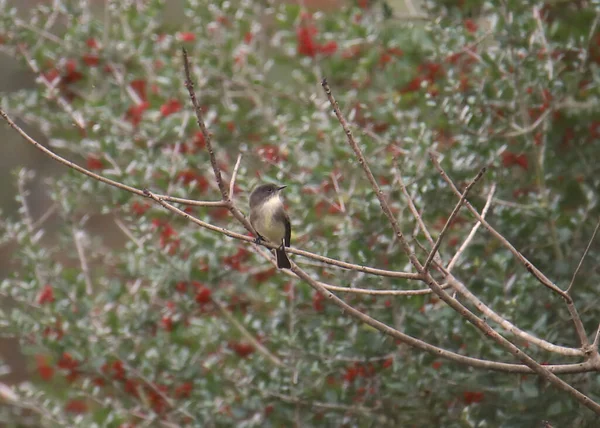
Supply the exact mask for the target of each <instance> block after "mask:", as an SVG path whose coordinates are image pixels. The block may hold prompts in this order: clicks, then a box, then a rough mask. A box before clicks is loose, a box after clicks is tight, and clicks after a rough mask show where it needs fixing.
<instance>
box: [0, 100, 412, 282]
mask: <svg viewBox="0 0 600 428" xmlns="http://www.w3.org/2000/svg"><path fill="white" fill-rule="evenodd" d="M0 116H2V118H3V119H4V120H6V121H7V122H8V124H9V125H10V126H11V127H12V128H13V129H14V130H15V131H17V133H18V134H19V135H21V137H23V138H24V139H25V140H26V141H27V142H29V143H30V144H32V145H33V146H35V147H36V148H37V149H38V150H40V151H42V152H43V153H44V154H46V155H47V156H49V157H50V158H52V159H54V160H55V161H57V162H59V163H61V164H63V165H66V166H67V167H69V168H72V169H74V170H75V171H78V172H80V173H82V174H84V175H87V176H88V177H91V178H93V179H94V180H98V181H100V182H102V183H105V184H108V185H110V186H113V187H116V188H118V189H121V190H125V191H127V192H130V193H134V194H136V195H139V196H143V197H149V196H147V195H146V193H145V192H144V190H140V189H137V188H135V187H131V186H127V185H125V184H122V183H119V182H118V181H113V180H110V179H108V178H105V177H103V176H101V175H98V174H95V173H93V172H91V171H88V170H87V169H85V168H83V167H81V166H79V165H77V164H75V163H73V162H71V161H69V160H67V159H65V158H63V157H61V156H59V155H57V154H55V153H54V152H52V151H51V150H49V149H47V148H46V147H44V146H43V145H41V144H40V143H38V142H37V141H36V140H34V139H33V138H32V137H30V136H29V135H28V134H27V133H26V132H25V131H23V129H21V128H20V127H19V126H18V125H17V124H16V123H15V122H14V121H13V120H12V119H11V118H10V117H9V116H8V115H7V114H6V112H4V111H3V110H2V109H1V108H0ZM154 196H155V197H156V198H159V199H160V200H161V201H164V202H175V203H181V204H186V205H193V206H205V207H224V206H227V203H226V202H223V201H194V200H191V199H183V198H176V197H173V196H168V195H159V194H154ZM205 225H208V223H204V222H202V224H201V226H203V227H205ZM210 226H212V225H210ZM212 227H213V228H214V229H212V230H213V231H216V232H220V233H224V234H225V235H227V236H230V237H232V238H235V239H240V240H243V241H247V242H254V239H252V238H251V237H249V236H246V235H241V234H238V233H235V232H231V231H229V230H227V229H224V228H220V227H216V226H212ZM263 245H265V246H267V247H269V248H276V246H273V245H271V246H270V245H269V243H268V242H265V243H263ZM286 251H287V252H289V253H292V254H297V255H299V256H303V257H307V258H310V259H313V260H317V261H319V262H323V263H327V264H329V265H331V266H336V267H339V268H343V269H348V270H353V271H357V272H362V273H368V274H371V275H377V276H385V277H390V278H403V279H412V280H414V279H419V278H420V275H419V274H416V273H408V272H397V271H391V270H385V269H376V268H371V267H368V266H361V265H357V264H353V263H347V262H343V261H340V260H336V259H332V258H329V257H325V256H321V255H318V254H314V253H311V252H308V251H304V250H299V249H296V248H292V247H290V248H286Z"/></svg>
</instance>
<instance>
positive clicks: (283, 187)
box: [277, 186, 287, 191]
mask: <svg viewBox="0 0 600 428" xmlns="http://www.w3.org/2000/svg"><path fill="white" fill-rule="evenodd" d="M286 187H287V186H281V187H278V188H277V190H279V191H281V190H283V189H285V188H286Z"/></svg>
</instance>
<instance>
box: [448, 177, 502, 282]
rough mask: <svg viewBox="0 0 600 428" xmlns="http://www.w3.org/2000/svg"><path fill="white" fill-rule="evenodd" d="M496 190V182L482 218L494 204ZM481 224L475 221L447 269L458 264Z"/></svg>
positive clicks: (450, 269)
mask: <svg viewBox="0 0 600 428" xmlns="http://www.w3.org/2000/svg"><path fill="white" fill-rule="evenodd" d="M495 191H496V184H492V188H491V189H490V193H489V195H488V198H487V201H486V202H485V206H484V207H483V211H481V217H482V218H485V216H486V214H487V212H488V210H489V208H490V206H492V199H493V197H494V193H495ZM479 226H481V222H479V221H478V222H477V223H475V226H473V229H471V232H469V236H467V239H465V241H464V242H463V243H462V245H461V246H460V248H459V249H458V251H457V252H456V254H454V256H453V257H452V260H450V263H448V267H447V268H446V270H447V271H448V272H451V271H452V269H453V268H454V265H456V263H457V262H458V259H459V258H460V256H461V255H462V253H464V251H465V250H466V249H467V247H468V246H469V244H470V243H471V241H472V240H473V238H474V237H475V234H476V233H477V230H478V229H479Z"/></svg>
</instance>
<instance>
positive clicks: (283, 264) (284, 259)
mask: <svg viewBox="0 0 600 428" xmlns="http://www.w3.org/2000/svg"><path fill="white" fill-rule="evenodd" d="M275 259H276V260H277V268H278V269H291V268H292V264H291V263H290V259H288V256H287V254H286V253H285V250H284V248H283V246H282V247H281V248H277V249H275Z"/></svg>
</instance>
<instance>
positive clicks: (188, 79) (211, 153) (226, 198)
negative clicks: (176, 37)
mask: <svg viewBox="0 0 600 428" xmlns="http://www.w3.org/2000/svg"><path fill="white" fill-rule="evenodd" d="M181 51H182V53H183V66H184V70H185V87H186V88H187V90H188V93H189V94H190V100H191V101H192V105H193V106H194V112H195V113H196V122H197V123H198V126H199V127H200V131H201V132H202V136H203V137H204V142H205V143H206V150H207V151H208V157H209V158H210V164H211V166H212V169H213V172H214V174H215V179H216V181H217V186H218V187H219V190H220V191H221V197H222V198H223V202H224V203H225V206H226V207H227V208H229V211H231V214H233V216H234V217H235V218H236V219H237V220H238V221H239V222H240V223H241V224H242V225H244V227H245V228H246V229H247V230H248V231H249V232H251V233H252V234H253V235H254V236H258V233H256V230H254V227H252V225H251V224H250V222H249V221H248V220H247V219H246V217H245V216H244V214H242V212H241V211H240V210H239V209H237V208H236V207H235V205H234V204H233V202H232V201H231V199H230V195H229V193H228V192H227V187H226V186H225V182H224V181H223V176H222V175H221V169H220V168H219V163H218V162H217V157H216V156H215V150H214V148H213V145H212V134H211V133H210V132H208V129H207V128H206V124H205V123H204V117H203V115H202V109H201V108H200V105H199V104H198V99H197V98H196V92H195V91H194V82H193V81H192V76H191V73H190V61H189V59H188V53H187V50H186V49H185V48H184V47H182V48H181Z"/></svg>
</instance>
